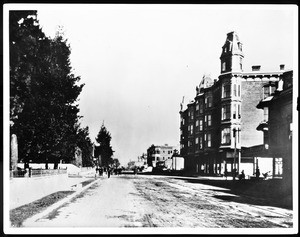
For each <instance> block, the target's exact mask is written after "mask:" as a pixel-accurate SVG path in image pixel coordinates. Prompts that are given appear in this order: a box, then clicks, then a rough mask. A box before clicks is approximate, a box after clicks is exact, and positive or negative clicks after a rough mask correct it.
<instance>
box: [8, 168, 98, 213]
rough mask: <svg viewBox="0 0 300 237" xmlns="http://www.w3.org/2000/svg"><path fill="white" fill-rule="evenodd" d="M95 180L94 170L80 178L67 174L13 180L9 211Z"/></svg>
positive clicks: (10, 183) (81, 174)
mask: <svg viewBox="0 0 300 237" xmlns="http://www.w3.org/2000/svg"><path fill="white" fill-rule="evenodd" d="M91 178H95V171H94V169H91V170H88V171H85V172H81V173H80V176H77V177H68V175H67V174H63V175H55V176H45V177H31V178H13V179H11V180H10V181H9V188H10V189H9V192H10V194H9V209H10V210H11V209H14V208H17V207H20V206H23V205H25V204H28V203H31V202H34V201H36V200H38V199H40V198H43V197H45V196H47V195H50V194H52V193H55V192H58V191H69V190H73V189H74V188H76V186H77V185H78V184H80V183H82V182H84V181H86V180H89V179H91Z"/></svg>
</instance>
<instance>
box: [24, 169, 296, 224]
mask: <svg viewBox="0 0 300 237" xmlns="http://www.w3.org/2000/svg"><path fill="white" fill-rule="evenodd" d="M253 203H258V204H253ZM268 205H269V206H267V205H266V202H264V200H253V198H252V199H251V198H249V197H239V196H235V195H233V194H230V193H229V192H228V190H226V189H223V188H218V187H214V186H210V185H204V184H199V183H189V182H186V181H184V180H179V179H174V178H169V177H161V176H141V175H120V176H111V178H109V179H108V178H104V179H99V180H98V181H97V182H96V183H95V184H94V185H93V186H92V187H91V188H89V189H88V190H87V191H85V192H84V193H82V194H81V195H79V196H78V197H77V198H75V199H74V200H71V202H69V203H66V204H65V205H64V206H62V207H60V208H59V209H57V210H55V211H53V212H52V213H50V214H49V215H47V216H45V217H43V218H42V219H39V220H38V221H37V222H34V223H30V225H27V226H25V227H29V226H30V227H200V228H291V227H292V225H293V223H292V221H293V216H292V211H291V210H287V209H283V208H277V207H272V206H270V205H271V204H268Z"/></svg>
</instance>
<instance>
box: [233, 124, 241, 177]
mask: <svg viewBox="0 0 300 237" xmlns="http://www.w3.org/2000/svg"><path fill="white" fill-rule="evenodd" d="M240 131H241V130H240V129H239V128H238V129H236V128H234V129H233V137H234V154H233V155H234V156H233V159H234V160H233V162H234V174H233V180H235V176H236V171H237V167H236V154H237V152H236V139H237V136H238V135H237V134H236V132H240ZM238 167H239V169H240V164H239V165H238Z"/></svg>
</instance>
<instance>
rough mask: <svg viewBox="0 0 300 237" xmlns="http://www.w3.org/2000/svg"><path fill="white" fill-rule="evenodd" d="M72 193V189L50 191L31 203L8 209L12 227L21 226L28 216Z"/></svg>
mask: <svg viewBox="0 0 300 237" xmlns="http://www.w3.org/2000/svg"><path fill="white" fill-rule="evenodd" d="M72 193H74V191H60V192H56V193H52V194H50V195H48V196H46V197H43V198H41V199H39V200H36V201H34V202H32V203H29V204H26V205H23V206H21V207H17V208H15V209H12V210H11V211H10V221H11V226H12V227H22V223H23V221H25V220H26V219H28V218H29V217H31V216H33V215H35V214H38V213H40V212H42V211H44V210H45V209H46V208H47V207H49V206H51V205H52V204H54V203H56V202H58V201H60V200H61V199H63V198H65V197H67V196H68V195H70V194H72Z"/></svg>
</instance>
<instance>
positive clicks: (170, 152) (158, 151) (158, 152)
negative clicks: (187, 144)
mask: <svg viewBox="0 0 300 237" xmlns="http://www.w3.org/2000/svg"><path fill="white" fill-rule="evenodd" d="M172 152H173V151H172V150H170V151H168V154H172ZM160 153H161V152H160V150H155V151H154V153H153V154H160ZM162 153H165V150H162Z"/></svg>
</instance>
